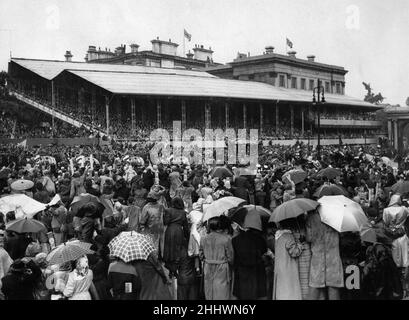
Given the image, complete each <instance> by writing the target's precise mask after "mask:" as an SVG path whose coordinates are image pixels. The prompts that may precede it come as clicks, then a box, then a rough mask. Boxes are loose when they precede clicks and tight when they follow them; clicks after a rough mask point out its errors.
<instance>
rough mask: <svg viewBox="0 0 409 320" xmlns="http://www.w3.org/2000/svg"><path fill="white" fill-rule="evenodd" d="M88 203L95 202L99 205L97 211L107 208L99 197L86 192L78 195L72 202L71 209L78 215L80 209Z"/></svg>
mask: <svg viewBox="0 0 409 320" xmlns="http://www.w3.org/2000/svg"><path fill="white" fill-rule="evenodd" d="M88 203H94V204H95V205H96V207H97V212H100V213H101V214H102V212H103V211H104V210H105V206H104V205H103V204H102V203H101V201H100V200H99V198H98V197H96V196H93V195H92V194H89V193H86V194H81V195H79V196H76V197H75V198H74V200H73V201H72V203H71V211H72V212H73V213H74V215H76V214H77V213H78V210H79V209H80V208H81V207H83V206H84V205H86V204H88Z"/></svg>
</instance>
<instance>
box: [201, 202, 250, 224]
mask: <svg viewBox="0 0 409 320" xmlns="http://www.w3.org/2000/svg"><path fill="white" fill-rule="evenodd" d="M245 201H246V200H243V199H241V198H237V197H223V198H220V199H218V200H216V201H214V202H212V203H211V204H210V205H209V206H208V207H207V208H204V215H203V221H207V220H209V219H211V218H214V217H218V216H221V215H222V214H226V213H227V211H228V210H229V209H231V208H234V207H237V206H239V205H240V204H242V203H243V202H245Z"/></svg>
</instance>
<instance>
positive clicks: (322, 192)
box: [313, 184, 348, 198]
mask: <svg viewBox="0 0 409 320" xmlns="http://www.w3.org/2000/svg"><path fill="white" fill-rule="evenodd" d="M339 195H341V196H348V191H346V190H345V189H344V188H343V187H341V186H339V185H336V184H323V185H322V186H320V187H318V189H317V190H316V191H315V193H314V194H313V196H314V197H315V198H321V197H323V196H339Z"/></svg>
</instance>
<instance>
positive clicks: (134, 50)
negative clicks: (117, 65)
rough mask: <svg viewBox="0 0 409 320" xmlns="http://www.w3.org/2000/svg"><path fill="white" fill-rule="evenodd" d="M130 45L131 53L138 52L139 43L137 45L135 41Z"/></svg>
mask: <svg viewBox="0 0 409 320" xmlns="http://www.w3.org/2000/svg"><path fill="white" fill-rule="evenodd" d="M130 47H131V52H132V53H136V52H138V48H139V45H137V44H136V43H132V44H131V45H130Z"/></svg>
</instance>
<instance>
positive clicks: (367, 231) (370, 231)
mask: <svg viewBox="0 0 409 320" xmlns="http://www.w3.org/2000/svg"><path fill="white" fill-rule="evenodd" d="M359 234H360V236H361V240H362V241H365V242H370V243H376V242H378V241H377V236H376V231H375V228H374V227H373V226H372V225H371V224H370V223H367V224H365V225H363V226H362V227H361V231H360V232H359Z"/></svg>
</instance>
